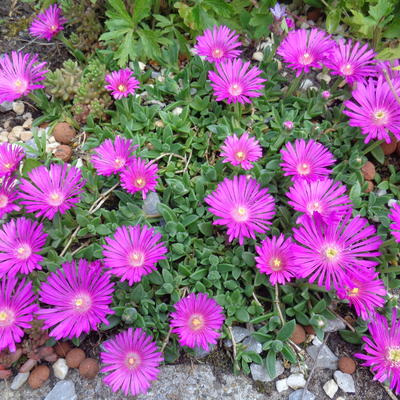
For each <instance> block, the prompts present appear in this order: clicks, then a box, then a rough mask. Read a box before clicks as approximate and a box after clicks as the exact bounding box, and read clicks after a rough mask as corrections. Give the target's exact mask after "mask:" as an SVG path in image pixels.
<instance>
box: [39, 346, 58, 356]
mask: <svg viewBox="0 0 400 400" xmlns="http://www.w3.org/2000/svg"><path fill="white" fill-rule="evenodd" d="M51 354H54V349H53V348H52V347H50V346H42V347H40V348H39V349H38V352H37V355H38V357H39V358H45V357H48V356H49V355H51Z"/></svg>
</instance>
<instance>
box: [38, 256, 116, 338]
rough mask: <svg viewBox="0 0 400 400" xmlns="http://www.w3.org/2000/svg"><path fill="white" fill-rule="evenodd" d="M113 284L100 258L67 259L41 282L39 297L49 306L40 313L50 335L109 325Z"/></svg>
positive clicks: (74, 333)
mask: <svg viewBox="0 0 400 400" xmlns="http://www.w3.org/2000/svg"><path fill="white" fill-rule="evenodd" d="M113 285H114V284H113V283H111V281H110V276H109V275H108V274H104V273H103V271H102V266H101V263H100V262H99V261H95V262H93V263H90V262H88V261H86V260H83V259H81V260H79V262H76V261H72V262H67V263H64V264H63V265H62V268H61V269H59V270H57V271H56V272H52V273H51V274H50V275H49V277H48V278H47V281H46V282H44V283H42V284H41V286H40V290H39V296H40V301H41V302H42V303H44V304H45V305H46V306H47V307H48V308H45V307H42V308H41V309H40V311H39V313H38V314H39V316H38V318H39V319H41V320H43V321H44V325H43V329H51V331H50V336H52V337H54V338H55V339H56V340H60V339H62V338H74V337H79V336H80V335H81V334H82V333H88V332H90V331H91V330H97V328H98V325H99V324H101V323H104V324H106V325H108V324H109V322H108V320H107V315H109V314H113V313H114V311H113V310H112V309H111V308H110V305H111V303H112V295H113V292H114V288H113Z"/></svg>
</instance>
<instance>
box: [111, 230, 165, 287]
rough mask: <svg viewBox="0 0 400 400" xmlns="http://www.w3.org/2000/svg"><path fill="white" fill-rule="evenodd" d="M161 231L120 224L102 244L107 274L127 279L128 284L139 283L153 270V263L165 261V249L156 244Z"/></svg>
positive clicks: (162, 245) (160, 244)
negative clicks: (112, 234) (108, 272)
mask: <svg viewBox="0 0 400 400" xmlns="http://www.w3.org/2000/svg"><path fill="white" fill-rule="evenodd" d="M160 239H161V234H159V233H157V232H155V231H154V228H148V227H147V226H143V227H140V225H135V226H120V227H118V228H117V230H116V231H115V234H114V237H113V238H112V239H111V238H110V237H106V243H107V244H105V245H103V249H104V250H103V254H104V264H105V265H106V267H108V268H110V273H112V274H114V275H116V276H118V277H120V278H121V281H125V280H127V281H128V283H129V285H132V284H133V283H134V282H140V280H141V279H142V277H143V276H144V275H148V274H150V273H151V272H153V271H155V270H156V263H157V262H158V261H159V260H164V259H165V258H166V257H165V256H164V254H165V253H167V251H168V250H167V248H166V247H165V244H164V243H163V242H160V243H157V242H158V241H159V240H160Z"/></svg>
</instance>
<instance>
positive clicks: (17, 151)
mask: <svg viewBox="0 0 400 400" xmlns="http://www.w3.org/2000/svg"><path fill="white" fill-rule="evenodd" d="M24 157H25V152H24V149H23V148H22V147H21V146H18V145H16V144H11V143H0V178H2V177H3V176H9V175H11V174H12V173H13V172H15V171H16V170H17V169H18V167H19V164H20V162H21V160H22V159H23V158H24Z"/></svg>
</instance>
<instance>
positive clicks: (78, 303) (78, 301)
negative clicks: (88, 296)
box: [75, 299, 83, 307]
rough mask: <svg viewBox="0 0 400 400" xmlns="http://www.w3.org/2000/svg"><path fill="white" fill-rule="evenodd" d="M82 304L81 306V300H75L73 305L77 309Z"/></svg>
mask: <svg viewBox="0 0 400 400" xmlns="http://www.w3.org/2000/svg"><path fill="white" fill-rule="evenodd" d="M82 304H83V300H82V299H76V300H75V305H76V306H77V307H79V306H81V305H82Z"/></svg>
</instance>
